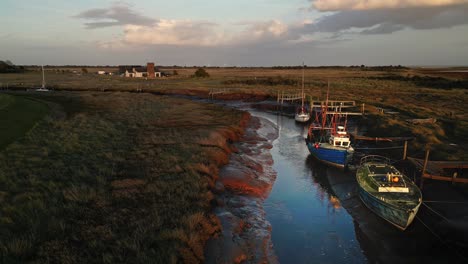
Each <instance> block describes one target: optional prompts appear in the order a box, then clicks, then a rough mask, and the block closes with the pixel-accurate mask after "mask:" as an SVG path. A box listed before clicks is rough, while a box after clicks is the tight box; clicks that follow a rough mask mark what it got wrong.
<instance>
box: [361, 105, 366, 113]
mask: <svg viewBox="0 0 468 264" xmlns="http://www.w3.org/2000/svg"><path fill="white" fill-rule="evenodd" d="M365 106H366V104H365V103H362V105H361V113H363V114H364V109H365Z"/></svg>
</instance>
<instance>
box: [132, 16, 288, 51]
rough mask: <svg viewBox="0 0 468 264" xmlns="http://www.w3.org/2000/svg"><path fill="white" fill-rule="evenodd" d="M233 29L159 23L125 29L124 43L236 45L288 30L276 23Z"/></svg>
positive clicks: (195, 23)
mask: <svg viewBox="0 0 468 264" xmlns="http://www.w3.org/2000/svg"><path fill="white" fill-rule="evenodd" d="M235 26H236V27H240V30H237V31H236V30H231V31H227V30H225V29H223V27H222V26H221V25H219V24H215V23H211V22H207V21H191V20H166V19H161V20H159V21H158V22H157V23H154V24H153V25H152V26H137V25H127V26H125V28H124V38H123V40H124V41H125V42H127V43H130V44H144V45H191V46H218V45H239V44H247V43H253V42H260V41H265V40H266V39H271V38H279V37H281V36H283V35H285V34H286V32H287V29H288V27H287V26H286V25H284V24H283V23H281V22H279V21H276V20H271V21H265V22H242V23H237V24H236V25H235Z"/></svg>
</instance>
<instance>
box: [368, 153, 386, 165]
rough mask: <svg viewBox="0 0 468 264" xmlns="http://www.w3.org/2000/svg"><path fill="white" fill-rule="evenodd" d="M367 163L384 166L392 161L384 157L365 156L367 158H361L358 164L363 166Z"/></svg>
mask: <svg viewBox="0 0 468 264" xmlns="http://www.w3.org/2000/svg"><path fill="white" fill-rule="evenodd" d="M369 162H377V163H384V164H391V163H392V161H391V160H390V159H389V158H387V157H384V156H380V155H367V156H364V157H362V158H361V162H360V164H361V165H363V164H365V163H369Z"/></svg>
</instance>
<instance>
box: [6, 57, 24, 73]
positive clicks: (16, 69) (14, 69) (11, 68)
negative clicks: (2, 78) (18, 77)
mask: <svg viewBox="0 0 468 264" xmlns="http://www.w3.org/2000/svg"><path fill="white" fill-rule="evenodd" d="M24 71H25V68H24V66H15V65H14V64H13V63H12V62H11V61H9V60H6V61H0V73H21V72H24Z"/></svg>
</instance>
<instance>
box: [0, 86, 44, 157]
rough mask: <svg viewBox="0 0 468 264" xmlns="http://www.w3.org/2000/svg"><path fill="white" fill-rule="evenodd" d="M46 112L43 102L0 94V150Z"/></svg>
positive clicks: (29, 127)
mask: <svg viewBox="0 0 468 264" xmlns="http://www.w3.org/2000/svg"><path fill="white" fill-rule="evenodd" d="M47 112H48V107H47V105H46V104H45V103H42V102H38V101H34V100H31V99H28V98H23V97H16V96H9V95H6V94H0V150H1V149H2V148H4V147H5V146H6V145H8V144H10V143H11V142H13V141H14V140H16V139H17V138H19V137H21V136H23V135H24V134H25V133H26V132H27V131H28V130H29V129H31V128H32V127H33V126H34V124H36V122H37V121H38V120H39V119H41V118H42V117H43V116H44V115H45V114H47Z"/></svg>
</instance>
